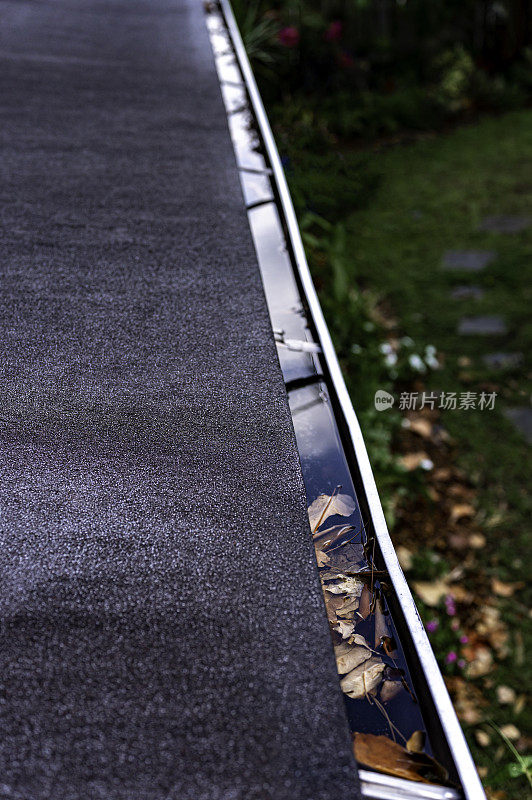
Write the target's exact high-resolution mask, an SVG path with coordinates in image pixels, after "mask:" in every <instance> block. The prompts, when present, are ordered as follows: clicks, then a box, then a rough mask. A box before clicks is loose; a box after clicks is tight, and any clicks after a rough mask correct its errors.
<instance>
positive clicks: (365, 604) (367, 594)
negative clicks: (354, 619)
mask: <svg viewBox="0 0 532 800" xmlns="http://www.w3.org/2000/svg"><path fill="white" fill-rule="evenodd" d="M372 600H373V592H372V591H371V589H370V588H369V587H368V586H366V584H364V588H363V589H362V592H361V594H360V602H359V606H358V613H359V614H360V616H361V617H362V619H367V618H368V617H369V615H370V612H371V601H372Z"/></svg>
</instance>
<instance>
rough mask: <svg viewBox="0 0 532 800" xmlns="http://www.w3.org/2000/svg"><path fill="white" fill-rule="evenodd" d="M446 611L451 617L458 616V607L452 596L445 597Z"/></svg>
mask: <svg viewBox="0 0 532 800" xmlns="http://www.w3.org/2000/svg"><path fill="white" fill-rule="evenodd" d="M445 610H446V611H447V613H448V614H449V616H450V617H454V615H455V614H456V606H455V604H454V597H453V596H452V594H448V595H447V596H446V597H445Z"/></svg>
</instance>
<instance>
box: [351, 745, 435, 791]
mask: <svg viewBox="0 0 532 800" xmlns="http://www.w3.org/2000/svg"><path fill="white" fill-rule="evenodd" d="M353 752H354V754H355V758H356V760H357V761H358V763H359V764H364V766H366V767H370V769H376V770H378V771H379V772H384V773H386V774H387V775H394V776H395V777H397V778H406V779H407V780H411V781H417V782H419V783H445V782H446V781H447V777H448V776H447V770H445V769H444V768H443V767H442V766H441V764H438V762H437V761H435V760H434V759H433V758H431V757H430V756H428V755H427V754H426V753H410V752H409V751H408V750H407V749H406V748H404V747H401V745H400V744H397V742H393V741H392V740H391V739H388V737H387V736H375V735H374V734H372V733H355V736H354V742H353Z"/></svg>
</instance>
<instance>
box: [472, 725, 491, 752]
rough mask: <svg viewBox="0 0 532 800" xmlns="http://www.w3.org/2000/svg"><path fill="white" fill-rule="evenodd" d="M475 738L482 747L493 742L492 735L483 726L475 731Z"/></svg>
mask: <svg viewBox="0 0 532 800" xmlns="http://www.w3.org/2000/svg"><path fill="white" fill-rule="evenodd" d="M475 739H476V740H477V742H478V744H479V745H480V746H481V747H488V746H489V744H490V742H491V736H490V735H489V733H487V732H486V731H484V730H482V728H479V729H478V730H477V731H475Z"/></svg>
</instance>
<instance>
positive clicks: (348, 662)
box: [334, 642, 371, 675]
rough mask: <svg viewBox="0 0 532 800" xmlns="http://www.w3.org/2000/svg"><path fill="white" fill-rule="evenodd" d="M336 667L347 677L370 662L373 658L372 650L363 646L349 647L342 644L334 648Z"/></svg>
mask: <svg viewBox="0 0 532 800" xmlns="http://www.w3.org/2000/svg"><path fill="white" fill-rule="evenodd" d="M334 655H335V657H336V666H337V667H338V672H339V674H340V675H346V674H347V673H348V672H351V670H353V669H356V667H358V666H360V664H363V663H364V661H368V659H370V658H371V650H369V649H368V647H364V646H363V645H354V646H352V645H349V644H347V643H346V642H342V644H339V645H338V646H337V647H335V648H334Z"/></svg>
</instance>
